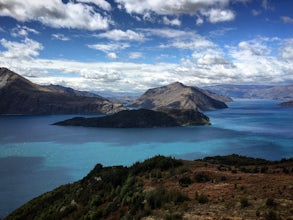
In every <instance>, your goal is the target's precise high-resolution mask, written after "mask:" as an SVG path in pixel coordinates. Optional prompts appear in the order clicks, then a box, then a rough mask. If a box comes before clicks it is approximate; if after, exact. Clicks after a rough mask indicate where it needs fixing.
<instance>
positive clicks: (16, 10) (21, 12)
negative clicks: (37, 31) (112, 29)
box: [0, 0, 111, 31]
mask: <svg viewBox="0 0 293 220" xmlns="http://www.w3.org/2000/svg"><path fill="white" fill-rule="evenodd" d="M0 16H9V17H12V18H14V19H16V20H17V21H22V22H25V21H39V22H41V23H42V24H44V25H47V26H50V27H54V28H77V29H86V30H91V31H93V30H100V29H107V28H108V27H109V24H110V22H111V21H110V19H109V18H108V17H105V16H104V17H103V16H102V15H101V14H99V13H98V12H96V11H95V10H94V7H92V6H89V5H87V4H81V3H74V2H73V1H69V2H68V3H67V4H64V3H63V2H62V1H60V0H50V1H38V0H33V1H23V0H1V7H0Z"/></svg>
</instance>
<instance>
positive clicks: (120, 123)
mask: <svg viewBox="0 0 293 220" xmlns="http://www.w3.org/2000/svg"><path fill="white" fill-rule="evenodd" d="M207 124H210V122H209V118H208V117H207V116H205V115H204V114H203V113H201V112H199V111H197V110H191V109H189V110H184V109H183V110H177V109H164V110H160V111H153V110H148V109H139V110H124V111H120V112H118V113H116V114H113V115H107V116H104V117H94V118H84V117H75V118H72V119H69V120H65V121H61V122H57V123H55V125H63V126H66V125H71V126H85V127H107V128H153V127H174V126H192V125H207Z"/></svg>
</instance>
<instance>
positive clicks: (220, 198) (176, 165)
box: [6, 155, 293, 220]
mask: <svg viewBox="0 0 293 220" xmlns="http://www.w3.org/2000/svg"><path fill="white" fill-rule="evenodd" d="M292 183H293V159H288V160H285V159H284V160H282V161H277V162H270V161H266V160H263V159H254V158H247V157H243V156H238V155H229V156H221V157H220V156H218V157H208V158H205V159H203V160H198V161H183V160H175V159H173V158H171V157H163V156H156V157H153V158H150V159H147V160H145V161H144V162H137V163H135V164H134V165H132V166H131V167H123V166H112V167H103V166H102V165H101V164H97V165H96V166H95V168H94V169H93V170H92V171H91V172H90V173H89V174H88V175H87V176H86V177H84V178H83V179H82V180H80V181H77V182H75V183H72V184H67V185H63V186H60V187H59V188H57V189H55V190H53V191H51V192H48V193H45V194H43V195H41V196H39V197H38V198H35V199H33V200H32V201H30V202H28V203H27V204H25V205H23V206H22V207H20V208H19V209H17V210H15V211H14V212H13V213H11V214H10V215H9V216H8V217H6V220H10V219H11V220H12V219H13V220H17V219H30V220H39V219H46V220H47V219H54V220H59V219H60V220H61V219H64V220H69V219H72V220H73V219H83V220H88V219H109V220H110V219H113V220H115V219H117V220H118V219H144V220H155V219H186V220H195V219H196V220H203V219H205V220H207V219H209V220H213V219H214V220H224V219H230V220H240V219H252V220H253V219H255V220H256V219H264V220H271V219H292V218H293V185H292Z"/></svg>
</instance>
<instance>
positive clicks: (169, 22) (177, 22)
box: [163, 16, 181, 26]
mask: <svg viewBox="0 0 293 220" xmlns="http://www.w3.org/2000/svg"><path fill="white" fill-rule="evenodd" d="M163 23H164V24H166V25H173V26H180V25H181V21H180V20H179V19H178V18H174V19H172V20H170V19H169V18H168V17H167V16H164V17H163Z"/></svg>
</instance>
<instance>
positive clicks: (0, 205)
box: [0, 100, 293, 217]
mask: <svg viewBox="0 0 293 220" xmlns="http://www.w3.org/2000/svg"><path fill="white" fill-rule="evenodd" d="M277 103H278V102H276V101H269V100H238V101H235V102H232V103H229V108H228V109H223V110H216V111H208V112H205V114H207V115H208V116H209V117H210V119H211V121H212V125H211V126H200V127H183V128H155V129H105V128H82V127H61V126H53V125H50V124H52V123H54V122H56V121H60V120H63V119H67V118H71V117H73V116H72V115H70V116H68V115H57V116H56V115H49V116H0V180H1V181H0V217H3V216H6V215H7V214H8V213H9V212H11V211H13V210H14V209H15V208H17V207H19V206H20V205H22V204H23V203H25V202H27V201H28V200H30V199H32V198H34V197H36V196H38V195H40V194H41V193H44V192H46V191H49V190H52V189H53V188H55V187H57V186H59V185H61V184H65V183H69V182H73V181H76V180H78V179H80V178H82V177H83V176H85V175H86V174H87V173H88V172H89V171H90V170H91V169H92V168H93V167H94V165H95V164H96V163H101V164H103V165H105V166H107V165H118V164H122V165H131V164H132V163H133V162H135V161H138V160H144V159H146V158H149V157H151V156H154V155H157V154H162V155H172V156H175V157H177V158H184V159H196V158H202V157H205V156H208V155H226V154H232V153H238V154H241V155H247V156H252V157H261V158H265V159H270V160H277V159H281V158H285V157H286V158H288V157H293V108H292V107H281V106H278V105H277Z"/></svg>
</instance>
